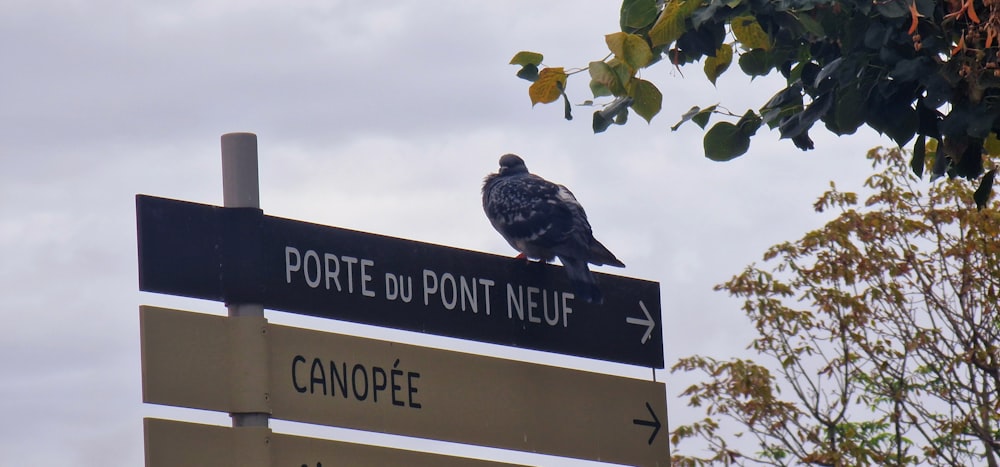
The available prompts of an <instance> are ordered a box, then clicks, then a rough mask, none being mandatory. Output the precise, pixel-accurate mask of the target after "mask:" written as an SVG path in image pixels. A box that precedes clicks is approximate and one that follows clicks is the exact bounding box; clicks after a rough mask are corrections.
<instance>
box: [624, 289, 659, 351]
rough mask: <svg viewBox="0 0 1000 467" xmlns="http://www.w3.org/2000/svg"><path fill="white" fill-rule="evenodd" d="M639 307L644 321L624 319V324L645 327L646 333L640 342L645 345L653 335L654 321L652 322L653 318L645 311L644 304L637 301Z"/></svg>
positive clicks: (640, 319)
mask: <svg viewBox="0 0 1000 467" xmlns="http://www.w3.org/2000/svg"><path fill="white" fill-rule="evenodd" d="M639 307H640V308H642V314H644V315H646V319H642V318H631V317H629V318H625V322H626V323H628V324H641V325H643V326H646V333H645V334H643V335H642V341H640V343H642V344H645V343H646V341H648V340H649V336H650V335H652V334H653V328H655V327H656V321H653V316H652V315H650V314H649V310H647V309H646V304H645V303H642V300H639Z"/></svg>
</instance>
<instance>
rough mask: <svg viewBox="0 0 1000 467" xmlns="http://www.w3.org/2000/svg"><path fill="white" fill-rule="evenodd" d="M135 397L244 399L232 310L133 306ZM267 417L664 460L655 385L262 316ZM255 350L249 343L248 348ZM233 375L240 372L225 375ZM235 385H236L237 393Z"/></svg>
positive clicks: (649, 462) (610, 458)
mask: <svg viewBox="0 0 1000 467" xmlns="http://www.w3.org/2000/svg"><path fill="white" fill-rule="evenodd" d="M141 316H142V317H141V322H142V349H143V395H144V400H145V401H146V402H150V403H156V404H168V405H176V406H183V407H193V408H200V409H207V410H218V411H224V412H232V411H233V410H232V407H233V404H234V401H246V400H248V399H252V397H248V396H247V395H246V388H234V387H233V386H234V384H233V383H232V381H234V380H237V379H240V380H250V381H253V380H254V378H253V376H252V375H250V377H249V378H248V377H247V375H246V374H245V373H247V372H251V371H252V370H248V369H246V365H245V364H244V363H240V364H239V365H240V366H239V367H240V368H243V369H242V370H240V371H234V370H233V364H232V363H231V362H233V361H238V360H239V357H238V356H235V355H238V354H239V352H240V351H239V350H233V349H234V348H242V347H244V346H245V345H244V344H237V343H236V342H234V341H240V342H242V341H243V340H245V339H235V338H234V337H233V336H236V335H246V334H249V332H247V331H241V330H239V329H237V330H234V329H233V328H235V327H239V326H240V324H239V323H238V322H237V321H235V320H233V319H232V318H226V317H221V316H211V315H204V314H197V313H189V312H182V311H175V310H166V309H159V308H151V307H142V310H141ZM264 327H265V329H266V331H265V332H263V333H262V334H263V335H265V336H266V346H267V347H268V349H269V350H268V352H267V354H268V355H269V358H268V359H267V362H266V363H265V364H263V365H261V368H264V370H262V371H266V372H267V378H266V379H267V381H268V382H267V384H266V385H267V388H265V389H262V390H261V391H262V392H263V394H261V397H260V399H262V400H266V403H262V404H263V405H266V407H267V408H268V409H269V410H270V412H271V414H272V416H273V417H275V418H280V419H285V420H294V421H299V422H306V423H316V424H322V425H330V426H339V427H346V428H353V429H360V430H369V431H378V432H385V433H394V434H400V435H407V436H415V437H422V438H433V439H439V440H445V441H454V442H460V443H468V444H477V445H485V446H494V447H499V448H506V449H515V450H521V451H531V452H538V453H544V454H551V455H557V456H566V457H575V458H582V459H591V460H600V461H606V462H613V463H621V464H629V465H642V466H667V465H669V446H668V442H667V438H668V435H667V431H668V430H667V428H666V421H667V420H666V416H667V412H666V388H665V386H664V385H663V384H662V383H655V382H651V381H645V380H637V379H632V378H623V377H617V376H610V375H603V374H598V373H590V372H585V371H578V370H570V369H565V368H557V367H550V366H545V365H538V364H532V363H525V362H517V361H512V360H505V359H501V358H493V357H484V356H479V355H471V354H465V353H460V352H452V351H445V350H439V349H432V348H426V347H419V346H412V345H405V344H398V343H392V342H385V341H379V340H374V339H364V338H359V337H352V336H344V335H339V334H331V333H325V332H319V331H312V330H306V329H299V328H292V327H287V326H278V325H271V324H265V325H264ZM250 347H254V346H252V345H251V346H250ZM234 373H238V374H234ZM237 389H240V390H242V393H241V394H239V393H237Z"/></svg>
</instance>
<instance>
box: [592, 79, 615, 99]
mask: <svg viewBox="0 0 1000 467" xmlns="http://www.w3.org/2000/svg"><path fill="white" fill-rule="evenodd" d="M590 92H591V93H593V94H594V97H601V96H613V95H614V94H613V93H612V92H611V90H610V89H608V87H607V86H605V85H603V84H601V83H598V82H597V81H594V80H590Z"/></svg>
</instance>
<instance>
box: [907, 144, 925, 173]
mask: <svg viewBox="0 0 1000 467" xmlns="http://www.w3.org/2000/svg"><path fill="white" fill-rule="evenodd" d="M926 143H927V137H926V136H924V135H919V136H917V142H916V143H913V159H910V169H911V170H913V174H914V175H916V176H917V178H924V166H925V165H926V164H927V163H926V162H925V160H926V159H927V144H926Z"/></svg>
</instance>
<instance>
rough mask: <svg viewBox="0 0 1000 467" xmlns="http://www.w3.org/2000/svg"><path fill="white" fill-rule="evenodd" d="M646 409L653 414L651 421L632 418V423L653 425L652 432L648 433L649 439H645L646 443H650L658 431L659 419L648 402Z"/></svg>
mask: <svg viewBox="0 0 1000 467" xmlns="http://www.w3.org/2000/svg"><path fill="white" fill-rule="evenodd" d="M646 410H648V411H649V414H650V415H652V416H653V421H649V420H642V419H638V418H633V419H632V424H634V425H642V426H651V427H653V433H652V434H651V435H649V441H646V444H649V445H652V444H653V439H654V438H656V434H657V433H659V432H660V419H659V418H657V417H656V412H653V408H652V407H650V406H649V402H646Z"/></svg>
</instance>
